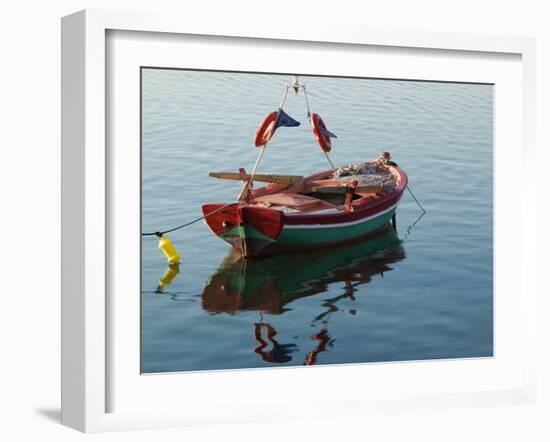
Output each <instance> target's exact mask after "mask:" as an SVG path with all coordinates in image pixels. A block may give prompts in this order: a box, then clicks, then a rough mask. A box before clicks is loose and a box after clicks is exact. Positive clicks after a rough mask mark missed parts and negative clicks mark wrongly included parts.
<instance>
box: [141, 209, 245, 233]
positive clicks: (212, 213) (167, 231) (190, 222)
mask: <svg viewBox="0 0 550 442" xmlns="http://www.w3.org/2000/svg"><path fill="white" fill-rule="evenodd" d="M233 204H235V203H229V204H226V205H225V206H222V207H218V208H217V209H216V210H213V211H212V212H210V213H207V214H206V215H203V216H200V217H198V218H195V219H194V220H192V221H189V222H187V223H185V224H182V225H181V226H177V227H173V228H171V229H168V230H163V231H161V232H147V233H142V234H141V236H153V235H156V236H158V237H159V238H160V237H161V236H162V235H164V234H165V233H170V232H174V231H176V230H179V229H183V228H184V227H187V226H190V225H191V224H195V223H197V222H199V221H200V220H201V219H205V218H206V217H207V216H210V215H214V213H218V212H219V211H221V210H223V209H225V208H226V207H229V206H231V205H233Z"/></svg>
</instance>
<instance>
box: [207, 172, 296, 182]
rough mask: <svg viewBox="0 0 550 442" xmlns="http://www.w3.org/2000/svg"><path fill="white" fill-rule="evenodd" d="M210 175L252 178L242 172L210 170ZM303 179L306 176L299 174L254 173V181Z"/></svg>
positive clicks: (292, 180)
mask: <svg viewBox="0 0 550 442" xmlns="http://www.w3.org/2000/svg"><path fill="white" fill-rule="evenodd" d="M208 176H211V177H214V178H221V179H225V180H238V181H248V180H249V179H250V174H248V173H240V172H210V173H209V174H208ZM303 179H304V177H303V176H299V175H277V174H271V173H270V174H265V173H264V174H257V175H254V181H260V182H264V183H277V184H294V183H297V182H298V181H301V180H303Z"/></svg>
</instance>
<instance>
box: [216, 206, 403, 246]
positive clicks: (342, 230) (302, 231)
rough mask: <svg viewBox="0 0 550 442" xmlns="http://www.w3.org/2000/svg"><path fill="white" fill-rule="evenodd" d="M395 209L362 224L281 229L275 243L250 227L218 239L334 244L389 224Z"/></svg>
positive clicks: (293, 243) (241, 227)
mask: <svg viewBox="0 0 550 442" xmlns="http://www.w3.org/2000/svg"><path fill="white" fill-rule="evenodd" d="M394 213H395V209H392V210H390V211H388V212H386V213H383V214H382V215H380V216H378V217H376V218H371V219H369V220H366V221H364V222H361V223H358V224H353V225H351V226H349V225H348V226H343V227H319V228H317V227H316V228H305V227H304V228H296V229H288V228H283V230H282V232H281V234H280V235H279V237H278V238H277V240H276V241H274V240H273V239H271V238H269V237H267V236H265V235H264V234H262V233H261V232H260V231H258V230H256V229H255V228H253V227H252V226H245V227H243V226H237V227H234V228H233V229H231V230H228V231H226V232H224V233H222V234H221V235H220V238H230V237H241V238H242V237H244V238H251V239H261V240H264V241H269V242H272V243H276V244H281V245H284V244H288V245H301V244H303V245H308V244H311V245H314V244H323V243H334V242H339V241H346V240H350V239H353V238H355V237H359V236H362V235H366V234H367V233H369V232H371V231H373V230H376V229H378V228H380V227H382V226H383V225H384V224H386V223H387V222H389V220H390V219H391V217H392V216H393V214H394Z"/></svg>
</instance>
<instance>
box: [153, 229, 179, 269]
mask: <svg viewBox="0 0 550 442" xmlns="http://www.w3.org/2000/svg"><path fill="white" fill-rule="evenodd" d="M157 237H158V239H159V249H160V250H162V251H163V253H164V255H166V259H167V260H168V264H178V263H179V262H180V254H179V252H178V251H177V250H176V248H175V247H174V245H173V244H172V241H170V238H168V237H167V236H166V235H159V234H157Z"/></svg>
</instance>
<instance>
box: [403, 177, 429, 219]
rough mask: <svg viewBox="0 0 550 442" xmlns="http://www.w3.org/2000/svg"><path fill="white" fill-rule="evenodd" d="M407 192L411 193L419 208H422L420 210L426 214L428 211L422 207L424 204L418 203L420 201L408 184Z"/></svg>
mask: <svg viewBox="0 0 550 442" xmlns="http://www.w3.org/2000/svg"><path fill="white" fill-rule="evenodd" d="M407 190H408V191H409V193H410V194H411V196H412V197H413V200H414V201H415V203H416V204H418V207H420V209H421V210H422V212H424V213H426V210H425V209H424V207H422V204H420V203H419V202H418V200H417V199H416V197H415V196H414V193H412V190H411V188H410V187H409V185H408V184H407Z"/></svg>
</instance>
